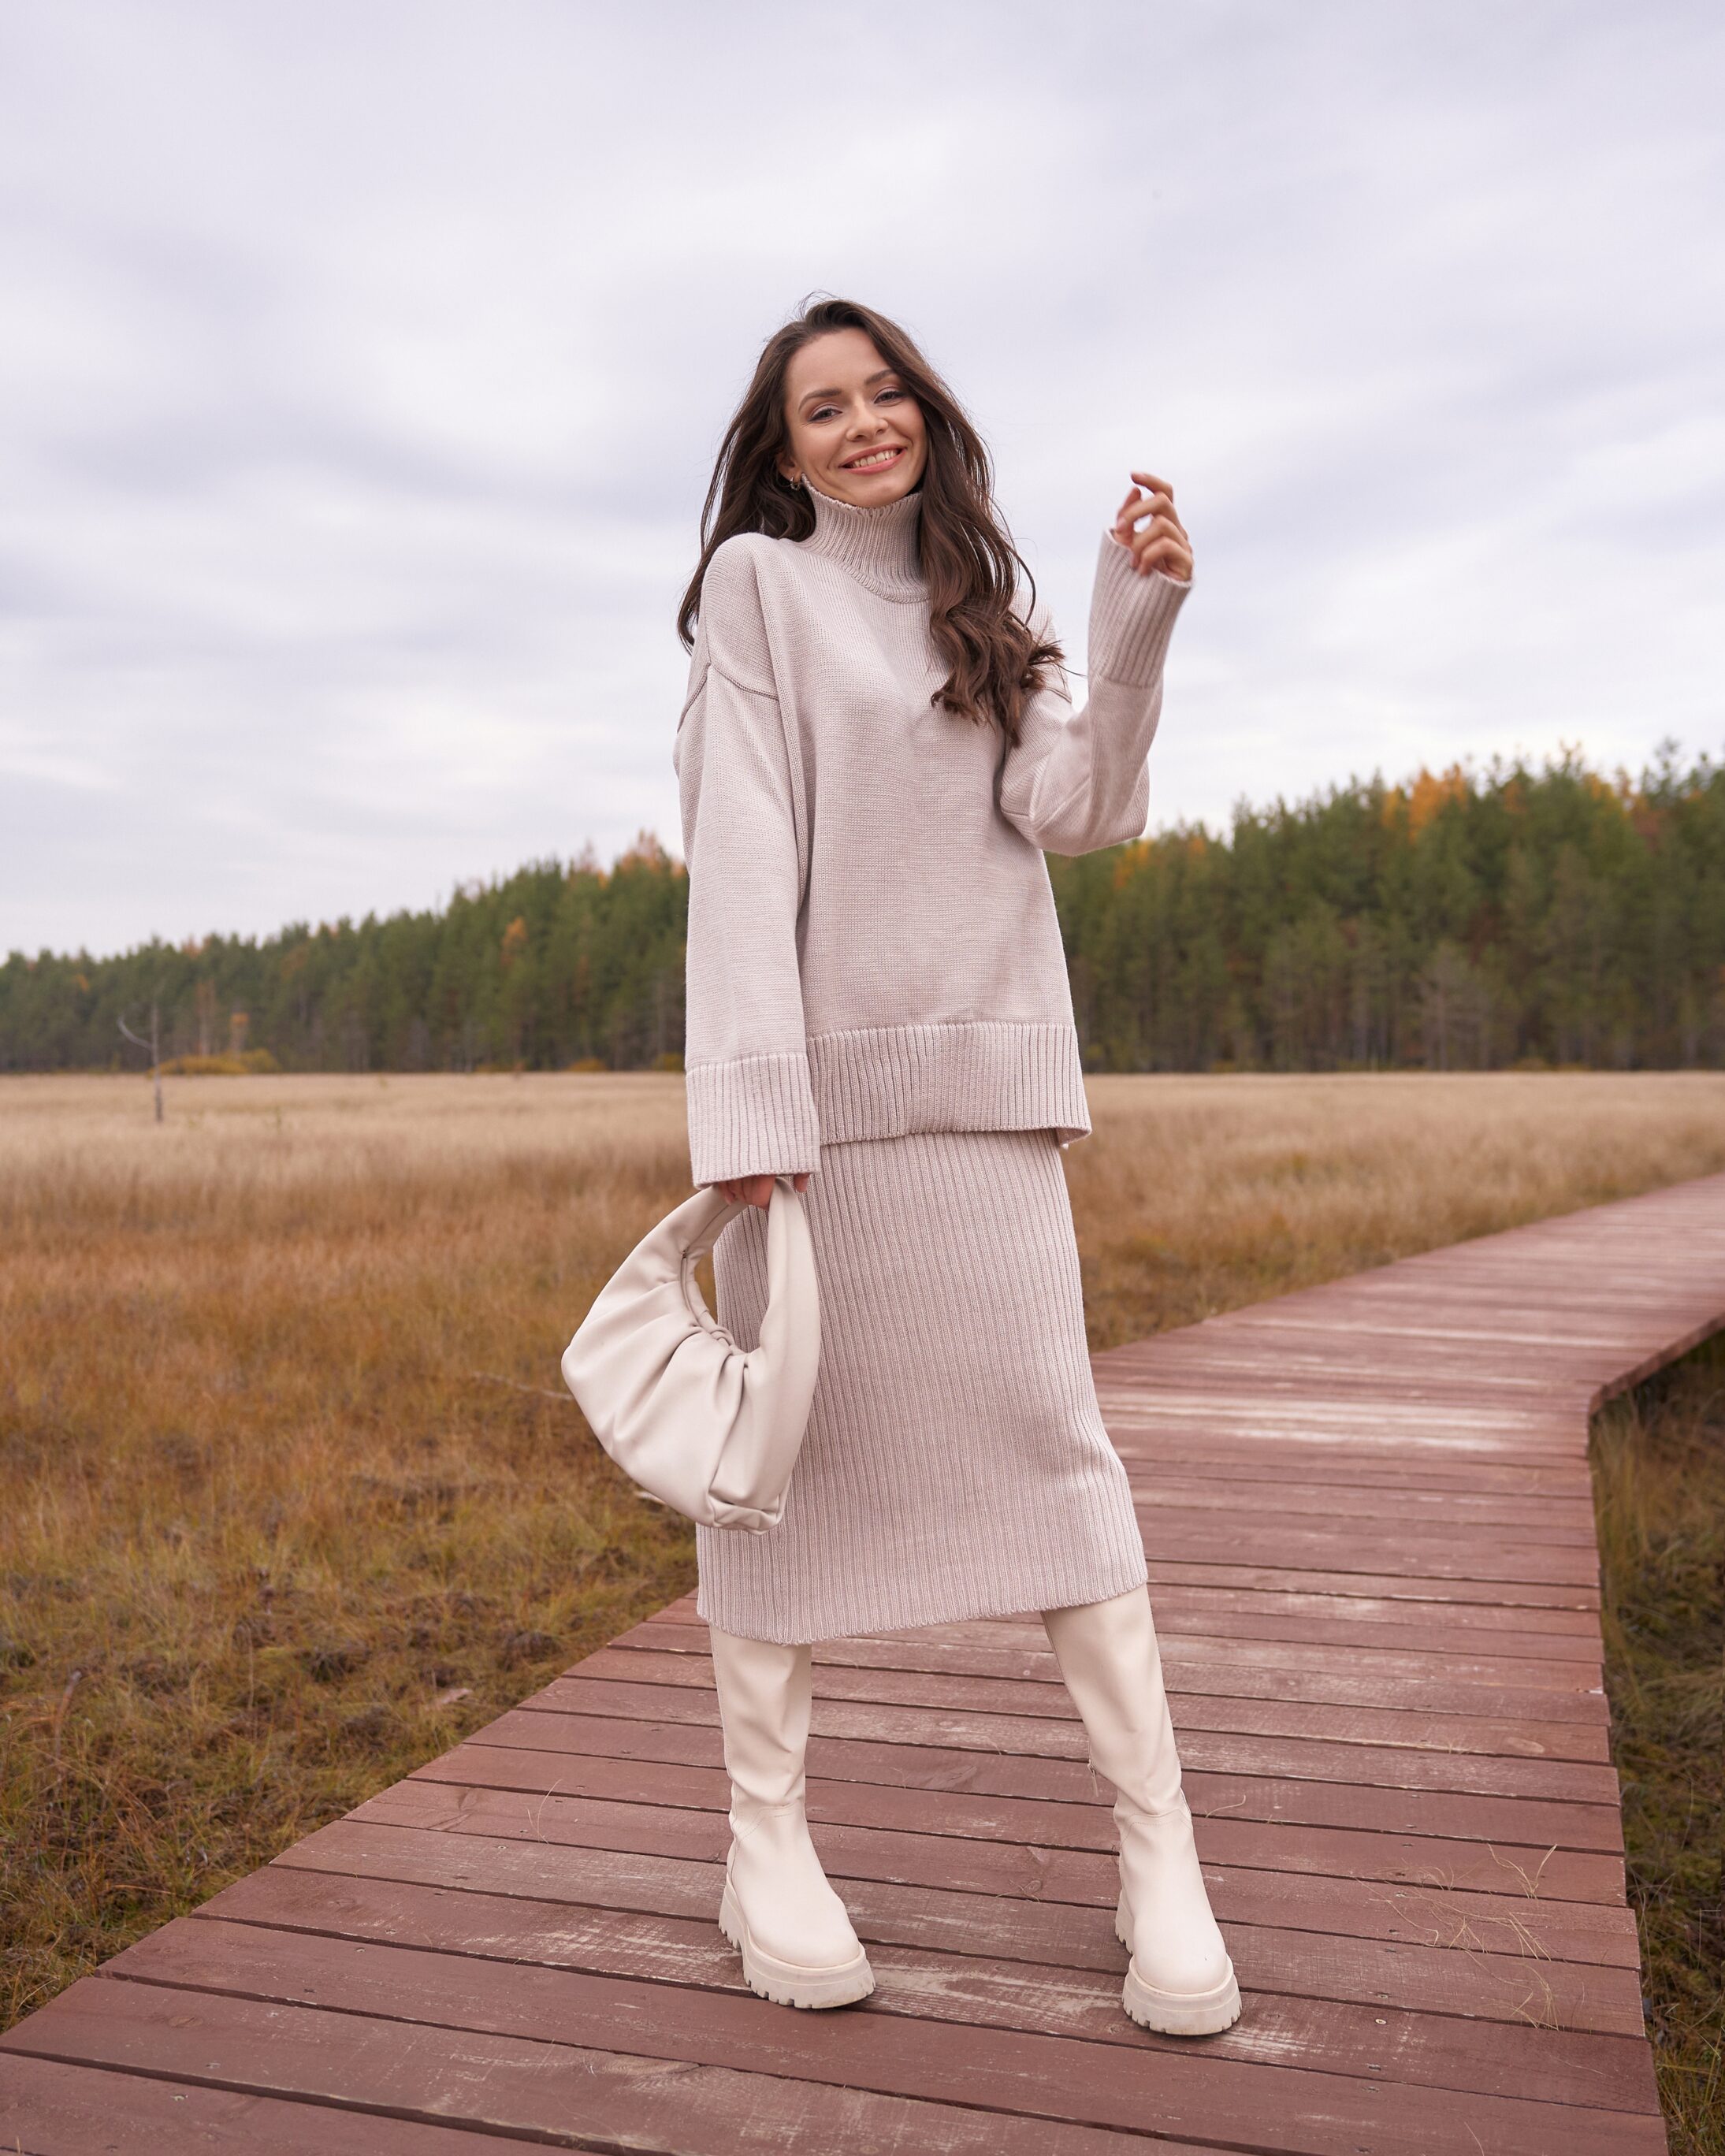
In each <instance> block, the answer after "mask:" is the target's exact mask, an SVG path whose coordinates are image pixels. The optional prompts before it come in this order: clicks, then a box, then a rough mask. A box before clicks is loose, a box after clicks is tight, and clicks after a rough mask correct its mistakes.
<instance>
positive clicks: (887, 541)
mask: <svg viewBox="0 0 1725 2156" xmlns="http://www.w3.org/2000/svg"><path fill="white" fill-rule="evenodd" d="M809 502H810V504H811V505H812V506H813V508H814V531H812V532H811V533H810V534H809V537H808V538H806V539H803V540H801V541H799V542H798V544H799V545H801V546H802V547H804V548H805V549H806V550H807V551H808V552H809V553H811V554H824V555H826V556H828V557H829V558H830V559H831V560H833V561H834V562H839V564H840V565H841V566H842V567H845V568H846V569H848V570H849V571H850V573H851V575H852V576H853V577H855V578H856V580H857V582H858V583H860V584H866V585H867V587H868V588H869V589H870V591H871V592H878V593H880V595H881V597H882V598H889V599H915V598H922V594H923V590H924V586H923V582H922V560H921V556H920V552H919V549H918V545H917V535H918V532H919V531H920V529H921V521H922V495H921V493H920V492H913V493H911V494H906V495H901V496H900V497H899V499H898V500H896V501H885V502H882V503H880V506H878V507H875V508H869V509H859V508H857V507H856V506H855V505H854V504H853V503H851V502H848V501H839V500H837V499H836V498H835V497H834V495H830V494H823V493H822V492H821V491H820V489H819V487H817V486H813V485H811V486H809Z"/></svg>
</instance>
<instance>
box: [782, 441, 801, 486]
mask: <svg viewBox="0 0 1725 2156" xmlns="http://www.w3.org/2000/svg"><path fill="white" fill-rule="evenodd" d="M778 475H779V477H780V478H781V479H782V480H783V481H784V483H785V485H787V486H794V485H796V484H797V482H798V480H799V479H800V478H801V477H802V474H801V473H800V472H799V471H798V469H797V459H795V458H794V457H793V455H792V454H791V453H790V451H789V450H788V449H787V450H786V451H785V453H784V454H783V456H782V457H781V458H780V459H779V460H778Z"/></svg>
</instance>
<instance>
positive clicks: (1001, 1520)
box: [696, 1130, 1146, 1643]
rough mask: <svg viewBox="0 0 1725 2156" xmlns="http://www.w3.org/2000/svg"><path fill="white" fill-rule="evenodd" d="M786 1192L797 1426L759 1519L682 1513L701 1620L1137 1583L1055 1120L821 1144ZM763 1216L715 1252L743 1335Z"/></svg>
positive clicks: (752, 1623) (837, 1615) (757, 1618)
mask: <svg viewBox="0 0 1725 2156" xmlns="http://www.w3.org/2000/svg"><path fill="white" fill-rule="evenodd" d="M803 1207H804V1209H805V1211H806V1212H807V1214H808V1218H809V1229H810V1233H811V1235H812V1236H813V1239H814V1256H815V1266H816V1270H817V1272H818V1273H819V1278H820V1295H821V1339H820V1375H819V1378H818V1379H817V1381H816V1383H815V1389H814V1405H813V1408H812V1409H811V1411H810V1414H809V1429H808V1434H807V1435H806V1436H805V1437H804V1439H803V1450H802V1452H801V1454H800V1455H799V1456H798V1461H797V1466H796V1470H795V1471H794V1473H793V1476H792V1477H791V1482H790V1488H789V1491H788V1494H787V1496H786V1500H785V1509H784V1517H783V1519H782V1520H781V1521H780V1522H779V1524H778V1526H777V1527H773V1529H772V1530H771V1531H770V1532H768V1533H766V1534H763V1535H746V1534H739V1533H737V1532H732V1531H726V1530H725V1529H721V1528H710V1527H697V1528H696V1558H697V1563H698V1565H699V1569H700V1586H699V1589H698V1592H697V1595H696V1607H697V1608H698V1609H699V1610H700V1612H701V1615H702V1616H703V1617H705V1618H706V1620H707V1621H708V1622H709V1623H710V1624H713V1625H718V1626H719V1627H720V1629H721V1630H723V1631H726V1632H735V1633H739V1634H741V1635H742V1636H743V1637H744V1638H746V1639H753V1640H781V1641H784V1642H787V1643H799V1642H801V1641H803V1640H826V1639H831V1638H834V1637H835V1636H838V1635H841V1634H845V1633H850V1632H863V1631H873V1630H896V1629H897V1628H899V1627H901V1626H903V1625H939V1624H948V1623H957V1622H958V1621H959V1620H963V1619H967V1618H976V1617H988V1616H1004V1615H1007V1614H1012V1613H1015V1612H1023V1611H1029V1610H1034V1609H1065V1608H1066V1607H1068V1606H1069V1605H1070V1604H1073V1603H1076V1602H1101V1601H1105V1600H1106V1599H1108V1598H1109V1597H1110V1596H1111V1595H1115V1594H1124V1593H1125V1592H1126V1590H1127V1589H1128V1588H1129V1587H1138V1586H1142V1584H1143V1583H1144V1580H1145V1578H1146V1568H1145V1563H1144V1545H1143V1539H1142V1536H1141V1535H1140V1533H1139V1532H1138V1526H1137V1519H1136V1517H1135V1516H1134V1514H1133V1511H1132V1490H1131V1486H1130V1485H1129V1483H1128V1481H1127V1473H1126V1470H1125V1468H1124V1467H1123V1466H1122V1464H1121V1460H1120V1457H1119V1455H1118V1454H1117V1452H1116V1451H1115V1450H1114V1448H1113V1445H1111V1442H1110V1441H1109V1438H1108V1434H1107V1431H1106V1429H1105V1428H1104V1426H1103V1423H1102V1416H1101V1409H1100V1407H1099V1406H1098V1404H1097V1401H1096V1383H1095V1380H1094V1378H1093V1377H1092V1376H1091V1364H1090V1356H1089V1353H1088V1349H1087V1346H1086V1338H1085V1327H1084V1298H1083V1291H1082V1286H1081V1279H1080V1274H1079V1264H1078V1250H1077V1246H1076V1242H1075V1240H1074V1238H1073V1232H1072V1212H1071V1205H1070V1200H1069V1199H1068V1197H1067V1194H1066V1179H1065V1173H1064V1171H1063V1169H1062V1167H1061V1163H1060V1147H1059V1146H1058V1144H1057V1143H1056V1142H1055V1138H1054V1137H1053V1135H1052V1134H1051V1132H1049V1131H1046V1130H1034V1131H1013V1130H1003V1131H930V1132H913V1133H911V1134H909V1135H907V1136H906V1137H898V1138H892V1139H889V1140H886V1141H885V1142H878V1141H877V1142H873V1143H868V1144H847V1145H829V1146H827V1147H824V1149H823V1151H822V1153H821V1157H820V1173H819V1174H818V1175H812V1176H811V1177H810V1178H809V1188H808V1189H807V1191H806V1192H805V1193H804V1195H803ZM766 1229H767V1215H766V1214H765V1213H764V1211H762V1209H759V1208H758V1207H751V1208H750V1209H749V1210H748V1211H747V1213H744V1214H740V1215H739V1216H738V1217H737V1219H735V1220H733V1221H732V1223H731V1224H730V1225H729V1226H727V1227H726V1229H725V1230H724V1232H723V1234H722V1235H721V1236H720V1237H719V1240H718V1243H717V1245H716V1247H715V1249H714V1252H713V1270H714V1281H715V1286H716V1289H717V1291H718V1292H717V1301H718V1317H719V1322H720V1323H721V1325H723V1326H724V1327H725V1328H726V1331H727V1332H729V1333H730V1334H731V1336H732V1338H733V1339H734V1340H736V1341H737V1343H738V1344H739V1345H740V1346H741V1347H744V1348H749V1347H753V1346H754V1345H755V1344H756V1342H757V1340H758V1338H759V1337H760V1325H761V1317H762V1312H764V1310H765V1309H766V1306H767V1235H766Z"/></svg>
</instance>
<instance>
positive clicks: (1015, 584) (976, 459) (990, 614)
mask: <svg viewBox="0 0 1725 2156" xmlns="http://www.w3.org/2000/svg"><path fill="white" fill-rule="evenodd" d="M834 330H860V331H862V332H863V334H864V335H865V336H868V337H870V338H872V340H873V341H874V344H875V350H876V351H877V352H879V353H880V357H881V358H882V359H884V360H885V361H886V364H887V365H888V366H889V367H891V368H892V370H893V372H895V373H896V375H897V376H898V377H899V380H900V381H901V382H902V383H903V384H904V386H905V388H906V389H907V390H909V392H910V393H911V396H913V397H914V398H916V402H917V403H918V404H919V405H920V406H921V407H922V417H923V421H924V423H925V425H926V427H927V434H928V456H927V463H926V465H924V468H923V474H922V481H921V486H922V516H921V518H920V520H919V521H920V525H921V531H920V535H919V542H918V543H919V545H920V547H921V549H922V574H923V577H924V579H925V580H926V582H927V586H928V626H929V633H930V634H931V635H932V637H933V639H934V645H935V649H936V650H937V651H938V652H939V654H940V655H941V657H942V659H944V660H946V662H947V666H948V668H949V669H950V671H949V672H948V674H947V678H946V680H945V681H943V682H942V685H941V686H940V687H939V688H938V689H937V690H935V692H934V696H933V698H932V701H933V702H934V703H936V704H938V705H941V706H944V707H945V708H946V709H947V711H954V712H956V713H957V714H958V716H960V717H962V718H967V719H971V720H973V721H976V722H977V723H978V725H986V724H987V723H988V720H989V719H990V718H991V717H993V718H997V719H999V721H1000V724H1001V726H1002V729H1003V730H1004V732H1005V734H1006V737H1007V739H1008V740H1009V741H1013V742H1016V741H1017V739H1018V737H1019V723H1020V720H1021V718H1022V716H1023V712H1024V699H1025V698H1026V696H1030V695H1032V694H1034V691H1035V690H1037V689H1039V688H1040V687H1041V685H1043V683H1044V681H1045V680H1046V679H1047V674H1046V670H1047V669H1048V668H1049V667H1050V666H1055V665H1059V664H1060V657H1061V653H1060V646H1059V644H1052V643H1045V642H1041V641H1039V640H1038V639H1036V638H1035V637H1034V636H1033V635H1032V634H1031V633H1030V631H1029V628H1028V627H1027V626H1026V624H1025V622H1024V617H1023V616H1022V615H1021V614H1020V613H1019V611H1018V609H1017V608H1016V607H1015V606H1014V603H1013V602H1014V595H1015V593H1017V591H1018V589H1019V578H1020V577H1023V579H1024V587H1025V588H1026V590H1027V591H1028V593H1029V594H1030V595H1031V596H1032V597H1034V592H1035V583H1034V579H1033V578H1032V577H1031V575H1030V572H1029V568H1028V567H1026V565H1025V563H1024V558H1023V557H1022V556H1021V555H1020V554H1019V551H1018V548H1017V547H1014V544H1013V542H1012V535H1011V534H1010V532H1009V531H1008V530H1007V528H1006V526H1005V524H1004V521H1002V519H1001V516H1000V513H999V511H998V510H997V509H996V508H995V506H994V473H993V462H992V459H990V457H989V455H988V449H987V447H986V445H985V444H984V443H983V439H982V437H981V435H980V434H978V432H977V430H976V429H975V428H974V427H973V425H972V424H971V423H970V420H969V418H968V416H967V415H966V413H965V411H964V408H963V406H962V405H961V404H960V403H959V402H958V400H957V398H956V397H954V396H953V394H952V391H951V390H950V389H948V388H947V385H946V383H945V382H942V380H941V378H940V377H939V375H937V373H936V372H935V371H934V369H933V368H932V367H931V366H930V365H929V363H928V362H927V360H926V359H925V358H924V357H922V353H921V352H919V351H918V350H917V349H916V345H915V343H914V342H913V341H911V338H910V337H908V336H906V334H905V332H904V331H903V330H901V328H900V327H899V326H898V324H897V323H896V322H893V321H888V320H887V318H886V316H885V315H877V314H876V313H875V311H874V309H873V308H872V307H864V306H860V305H858V304H857V303H856V302H855V300H811V301H807V302H805V303H804V305H803V306H802V307H801V308H799V309H798V311H797V313H796V314H795V315H794V316H793V317H792V319H791V320H790V321H788V322H787V323H786V324H785V326H784V327H783V329H781V330H778V331H776V332H775V333H774V334H773V336H771V337H769V338H768V341H767V343H766V345H765V346H764V347H763V348H762V353H761V357H760V361H759V363H758V364H757V367H756V368H755V373H754V379H753V380H752V382H750V383H749V386H748V388H747V391H746V392H745V393H744V395H743V399H742V403H740V404H739V405H738V406H737V410H736V412H735V413H734V414H733V416H732V421H731V424H730V425H729V426H728V427H727V428H726V430H725V439H724V440H723V442H722V443H721V444H720V447H719V456H718V461H717V463H716V464H715V465H714V466H713V476H712V481H711V485H709V486H708V488H707V490H706V502H705V503H704V505H703V506H702V508H701V561H700V562H699V564H698V566H697V567H696V572H695V574H694V575H693V576H692V577H691V578H690V579H689V588H688V590H687V591H686V592H685V593H684V594H683V603H682V605H681V607H680V608H679V609H678V612H677V634H679V635H680V637H681V638H682V639H683V642H684V644H685V645H691V646H692V644H694V641H695V634H694V631H695V622H696V616H697V615H698V614H699V613H700V611H701V583H702V581H703V579H704V578H705V577H706V570H707V564H708V562H711V560H712V558H713V555H714V553H715V552H716V550H717V549H718V548H719V547H722V546H723V545H724V543H725V542H726V540H727V539H729V538H732V537H733V536H735V535H736V534H737V532H739V531H764V532H766V533H767V534H768V536H769V537H770V538H774V539H806V538H808V537H809V535H810V534H811V533H812V532H813V531H814V505H813V504H812V503H811V502H810V500H809V496H808V494H807V492H806V491H805V490H803V489H802V488H798V487H793V486H792V485H790V483H789V482H788V480H786V479H785V477H784V475H783V473H782V472H781V471H780V470H779V468H778V465H779V459H780V458H781V457H782V456H783V454H785V452H786V450H787V449H788V448H789V446H790V429H789V426H788V422H787V419H786V414H785V371H786V369H787V368H788V367H789V365H790V363H791V360H792V357H793V355H794V354H795V353H797V352H800V351H801V350H802V349H803V346H804V345H806V344H810V343H812V342H813V341H814V339H815V338H816V337H819V336H827V335H828V334H829V332H830V331H834Z"/></svg>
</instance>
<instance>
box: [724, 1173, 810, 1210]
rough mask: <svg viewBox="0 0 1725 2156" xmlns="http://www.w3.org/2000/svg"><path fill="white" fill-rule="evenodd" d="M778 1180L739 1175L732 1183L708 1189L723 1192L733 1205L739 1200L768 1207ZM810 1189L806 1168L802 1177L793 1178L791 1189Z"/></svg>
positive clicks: (763, 1176) (768, 1176) (773, 1177)
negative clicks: (742, 1199) (774, 1184)
mask: <svg viewBox="0 0 1725 2156" xmlns="http://www.w3.org/2000/svg"><path fill="white" fill-rule="evenodd" d="M777 1180H778V1178H777V1177H775V1176H771V1175H739V1176H737V1177H736V1178H734V1179H733V1180H732V1182H729V1183H711V1184H709V1185H708V1188H710V1189H712V1190H719V1191H722V1192H723V1193H724V1194H725V1197H726V1199H727V1201H728V1202H729V1203H730V1204H732V1205H734V1204H736V1203H737V1199H739V1198H744V1199H747V1200H748V1202H749V1204H751V1205H767V1204H770V1203H771V1202H772V1199H773V1183H775V1182H776V1181H777ZM808 1187H809V1170H808V1169H807V1168H804V1169H803V1172H802V1173H801V1174H800V1175H793V1177H792V1178H791V1188H793V1190H806V1189H807V1188H808Z"/></svg>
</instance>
